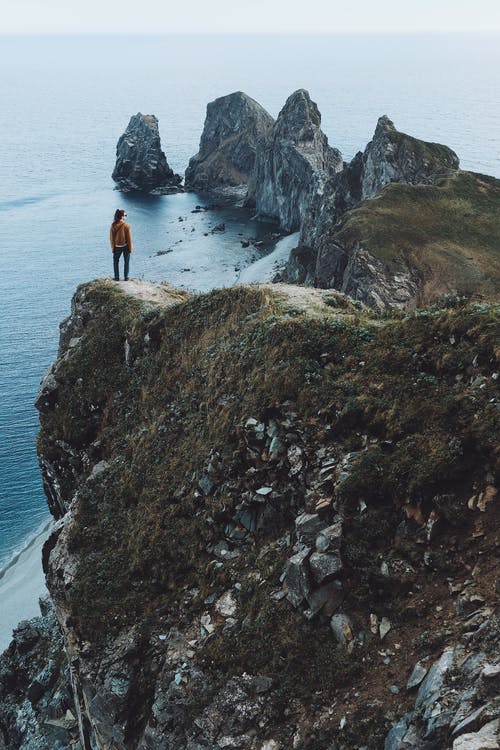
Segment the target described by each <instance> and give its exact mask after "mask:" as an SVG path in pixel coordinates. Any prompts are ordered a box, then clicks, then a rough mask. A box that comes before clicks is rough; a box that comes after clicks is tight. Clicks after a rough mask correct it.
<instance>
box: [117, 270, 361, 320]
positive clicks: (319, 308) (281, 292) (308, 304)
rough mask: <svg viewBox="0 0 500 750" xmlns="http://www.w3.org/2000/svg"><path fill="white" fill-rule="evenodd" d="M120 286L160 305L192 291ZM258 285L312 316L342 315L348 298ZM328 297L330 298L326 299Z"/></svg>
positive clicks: (146, 283) (157, 285)
mask: <svg viewBox="0 0 500 750" xmlns="http://www.w3.org/2000/svg"><path fill="white" fill-rule="evenodd" d="M115 283H116V285H117V287H118V288H119V289H120V290H121V291H122V292H123V293H124V294H127V295H130V296H131V297H135V298H136V299H140V300H141V301H143V302H149V303H150V304H152V305H158V307H171V306H172V305H176V304H178V303H179V302H184V301H185V300H187V299H189V297H190V296H191V293H190V292H187V291H184V290H182V289H177V288H176V287H174V286H172V285H171V284H169V283H167V282H161V283H158V282H154V281H141V280H139V279H130V280H129V281H118V282H115ZM255 286H256V287H258V288H260V289H264V290H266V291H269V292H272V293H273V295H277V296H278V298H279V299H280V301H281V302H282V303H283V304H284V305H285V306H287V307H290V308H293V309H295V310H298V311H300V312H301V313H304V314H306V315H309V316H311V317H321V316H323V315H332V313H335V314H337V315H338V314H339V312H343V311H342V309H340V310H339V308H342V307H343V306H344V304H345V300H346V299H347V298H346V297H344V295H342V294H340V293H339V292H335V291H334V290H324V289H314V288H313V287H305V286H296V285H294V284H272V283H262V284H255ZM325 300H330V301H329V302H328V301H325ZM346 308H347V309H346V310H345V313H346V314H350V315H352V313H353V310H352V309H349V308H348V307H347V305H346Z"/></svg>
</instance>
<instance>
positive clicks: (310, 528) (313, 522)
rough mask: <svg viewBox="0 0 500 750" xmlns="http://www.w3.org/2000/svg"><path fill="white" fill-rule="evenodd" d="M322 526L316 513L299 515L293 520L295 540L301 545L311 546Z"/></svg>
mask: <svg viewBox="0 0 500 750" xmlns="http://www.w3.org/2000/svg"><path fill="white" fill-rule="evenodd" d="M323 525H324V524H323V521H322V520H321V518H320V517H319V515H318V514H317V513H301V514H300V516H297V518H296V519H295V531H296V533H297V539H298V540H299V542H301V543H302V544H307V545H309V546H312V545H313V544H314V543H315V539H316V536H317V534H318V532H319V531H320V530H321V528H322V527H323Z"/></svg>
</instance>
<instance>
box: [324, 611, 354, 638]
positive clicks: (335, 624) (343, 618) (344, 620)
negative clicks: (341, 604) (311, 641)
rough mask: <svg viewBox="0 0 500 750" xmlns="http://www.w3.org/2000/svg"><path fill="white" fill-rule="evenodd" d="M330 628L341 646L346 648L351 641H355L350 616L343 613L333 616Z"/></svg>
mask: <svg viewBox="0 0 500 750" xmlns="http://www.w3.org/2000/svg"><path fill="white" fill-rule="evenodd" d="M330 627H331V629H332V633H333V635H334V637H335V640H336V641H337V643H339V644H340V645H341V646H346V645H347V644H348V643H349V642H350V641H352V640H353V638H354V634H353V630H352V620H351V618H350V617H349V616H348V615H346V614H344V613H341V612H339V613H338V614H336V615H333V617H332V619H331V620H330Z"/></svg>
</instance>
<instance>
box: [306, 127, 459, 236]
mask: <svg viewBox="0 0 500 750" xmlns="http://www.w3.org/2000/svg"><path fill="white" fill-rule="evenodd" d="M458 167H459V159H458V156H457V155H456V154H455V152H454V151H452V150H451V149H450V148H448V147H447V146H442V145H441V144H438V143H429V142H427V141H421V140H419V139H418V138H413V137H412V136H410V135H406V133H401V132H399V131H398V130H397V129H396V128H395V126H394V123H393V122H392V121H391V120H390V119H389V118H388V117H387V116H386V115H384V116H383V117H380V118H379V120H378V123H377V127H376V129H375V133H374V136H373V139H372V140H371V141H370V143H369V144H368V145H367V146H366V148H365V150H364V152H361V151H360V152H358V153H357V154H356V156H355V157H354V158H353V160H352V161H351V162H350V164H347V165H345V166H344V168H343V170H342V171H341V172H340V173H339V174H337V175H335V177H334V179H331V180H329V181H328V182H327V184H326V185H325V189H324V191H323V193H321V194H318V195H316V196H315V200H314V202H312V204H311V206H310V210H309V212H308V214H307V215H306V216H305V218H304V222H303V225H302V230H301V238H300V244H301V245H302V246H304V247H310V248H315V247H316V244H317V242H318V241H319V240H320V239H321V238H322V237H323V236H324V235H325V234H326V233H327V232H328V231H330V230H331V228H332V227H333V226H335V224H336V223H337V222H338V221H339V219H341V218H342V216H343V215H344V214H345V213H346V211H349V210H350V209H352V208H354V207H355V206H357V205H359V204H360V203H361V201H363V200H366V199H368V198H373V197H375V196H377V195H378V194H379V193H380V192H381V190H382V189H383V188H384V187H385V186H386V185H389V184H390V183H393V182H396V183H400V184H404V185H435V184H437V182H438V181H440V180H442V179H443V178H445V177H447V176H448V175H450V173H452V172H454V171H456V170H457V169H458Z"/></svg>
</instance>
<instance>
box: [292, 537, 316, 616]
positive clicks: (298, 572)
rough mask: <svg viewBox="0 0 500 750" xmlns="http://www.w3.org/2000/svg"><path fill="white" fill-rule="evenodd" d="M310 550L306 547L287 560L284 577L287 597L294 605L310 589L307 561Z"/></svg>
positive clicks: (296, 604)
mask: <svg viewBox="0 0 500 750" xmlns="http://www.w3.org/2000/svg"><path fill="white" fill-rule="evenodd" d="M310 552H311V550H310V549H309V548H308V547H306V549H304V550H302V551H301V552H297V554H296V555H293V557H291V558H290V559H289V560H288V562H287V566H286V577H285V583H286V589H287V599H288V601H289V602H290V603H291V604H293V606H294V607H298V606H299V605H300V604H302V602H303V601H304V599H305V598H306V596H307V595H308V594H309V593H310V592H311V590H312V585H311V578H310V572H309V566H308V563H307V558H308V557H309V554H310Z"/></svg>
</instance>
